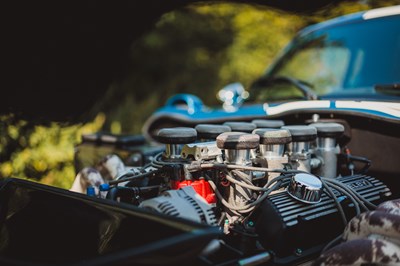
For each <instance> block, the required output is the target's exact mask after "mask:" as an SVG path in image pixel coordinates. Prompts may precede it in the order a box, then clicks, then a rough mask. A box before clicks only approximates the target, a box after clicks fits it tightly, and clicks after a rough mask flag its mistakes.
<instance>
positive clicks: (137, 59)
mask: <svg viewBox="0 0 400 266" xmlns="http://www.w3.org/2000/svg"><path fill="white" fill-rule="evenodd" d="M394 3H395V1H386V0H385V1H377V0H375V1H361V2H353V1H352V2H343V3H342V4H340V5H338V6H335V7H329V8H327V9H325V10H321V11H319V12H317V13H315V14H312V15H308V16H300V15H296V14H288V13H284V12H282V11H277V10H272V9H270V8H266V7H261V6H252V5H247V4H229V3H219V4H196V5H190V6H187V7H185V8H182V9H179V10H175V11H173V12H170V13H167V14H165V15H164V16H162V17H161V18H160V20H159V21H158V22H157V23H156V25H155V26H154V28H153V30H152V31H150V32H148V33H147V34H145V35H143V36H142V38H140V39H139V40H137V41H136V42H135V43H133V44H132V49H131V54H130V60H129V61H130V64H129V66H127V68H126V73H122V75H121V76H123V77H124V78H122V79H120V80H115V81H114V82H113V83H112V84H110V87H109V90H108V92H107V94H106V95H105V97H104V100H103V101H102V102H99V103H98V104H97V106H95V107H93V110H92V112H96V113H97V112H98V113H99V115H97V117H96V119H95V120H94V121H92V122H89V123H85V124H75V125H61V124H56V123H50V124H48V125H40V126H39V125H35V124H34V123H32V121H20V120H17V119H16V118H15V117H14V116H13V115H9V116H3V117H0V121H1V123H0V140H1V143H0V177H7V176H14V177H20V178H29V179H32V180H36V181H40V182H43V183H45V184H49V185H53V186H58V187H62V188H69V187H70V185H71V184H72V181H73V179H74V176H75V173H74V166H73V157H74V146H75V145H76V144H78V143H79V142H80V136H81V134H83V133H92V132H96V131H98V130H105V131H111V132H112V133H117V134H118V133H134V134H136V133H140V130H141V127H142V125H143V123H144V121H145V120H146V119H147V118H148V117H149V116H150V114H151V113H152V112H153V111H154V110H155V109H156V108H157V107H159V106H161V105H163V104H164V103H165V101H166V100H167V98H168V97H170V96H171V95H173V94H175V93H182V92H187V93H192V94H195V95H197V96H199V97H200V98H201V99H203V101H204V102H205V103H206V104H208V105H216V104H217V101H216V93H217V91H218V90H219V89H220V88H222V87H223V86H224V85H226V84H228V83H231V82H241V83H242V84H244V86H245V87H247V86H249V85H250V84H251V82H252V81H253V80H255V79H256V78H257V77H258V76H260V75H261V74H262V73H263V72H264V71H265V68H266V67H267V66H268V65H269V64H270V63H271V62H272V60H273V59H274V58H275V57H276V56H277V55H278V53H279V51H281V50H282V48H283V47H284V46H285V44H286V43H287V42H288V41H289V40H290V39H291V38H292V37H293V36H294V34H295V33H296V32H297V31H298V30H299V29H301V28H302V27H304V26H307V25H309V24H313V23H316V22H320V21H323V20H326V19H329V18H332V17H335V16H339V15H343V14H347V13H352V12H356V11H361V10H366V9H370V8H372V7H379V6H385V5H392V4H394ZM71 104H72V103H71Z"/></svg>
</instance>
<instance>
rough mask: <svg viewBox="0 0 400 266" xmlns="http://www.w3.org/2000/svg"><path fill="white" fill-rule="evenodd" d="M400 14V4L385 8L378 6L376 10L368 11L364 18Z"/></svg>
mask: <svg viewBox="0 0 400 266" xmlns="http://www.w3.org/2000/svg"><path fill="white" fill-rule="evenodd" d="M399 14H400V5H399V6H389V7H383V8H377V9H374V10H370V11H367V12H365V13H364V14H363V19H365V20H367V19H372V18H379V17H386V16H393V15H399Z"/></svg>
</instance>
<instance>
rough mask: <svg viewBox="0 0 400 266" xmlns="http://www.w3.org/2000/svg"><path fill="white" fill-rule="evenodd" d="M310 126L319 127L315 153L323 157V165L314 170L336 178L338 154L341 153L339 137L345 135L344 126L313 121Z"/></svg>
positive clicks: (319, 173)
mask: <svg viewBox="0 0 400 266" xmlns="http://www.w3.org/2000/svg"><path fill="white" fill-rule="evenodd" d="M310 126H313V127H315V128H316V129H317V135H318V137H317V147H316V148H315V150H314V153H315V155H317V156H318V157H320V158H321V159H322V163H321V166H320V167H319V168H317V169H315V171H313V172H315V174H317V175H320V176H323V177H330V178H336V177H337V171H336V170H337V155H338V154H339V153H340V148H339V146H338V145H337V139H338V138H339V137H340V136H342V135H343V132H344V126H343V125H341V124H339V123H313V124H311V125H310Z"/></svg>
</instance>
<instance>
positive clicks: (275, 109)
mask: <svg viewBox="0 0 400 266" xmlns="http://www.w3.org/2000/svg"><path fill="white" fill-rule="evenodd" d="M329 105H330V102H329V101H298V102H288V103H283V104H280V105H278V106H272V107H270V106H268V104H267V103H266V104H264V110H265V112H266V113H267V115H276V114H280V113H284V112H288V111H294V110H299V109H300V110H302V109H315V108H329Z"/></svg>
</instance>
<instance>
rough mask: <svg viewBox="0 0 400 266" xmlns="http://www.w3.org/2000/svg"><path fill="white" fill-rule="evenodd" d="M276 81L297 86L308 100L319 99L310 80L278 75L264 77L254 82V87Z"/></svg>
mask: <svg viewBox="0 0 400 266" xmlns="http://www.w3.org/2000/svg"><path fill="white" fill-rule="evenodd" d="M276 83H289V84H291V85H293V86H294V87H295V88H297V89H298V90H300V91H301V92H302V93H303V95H304V96H305V97H306V99H307V100H318V99H319V98H318V95H317V94H316V93H315V92H314V91H313V89H312V87H313V86H312V85H311V84H309V83H308V82H305V81H302V80H299V79H296V78H292V77H287V76H277V77H262V78H260V79H259V80H257V81H256V82H255V83H253V85H252V87H259V86H260V87H266V86H269V85H273V84H276Z"/></svg>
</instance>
